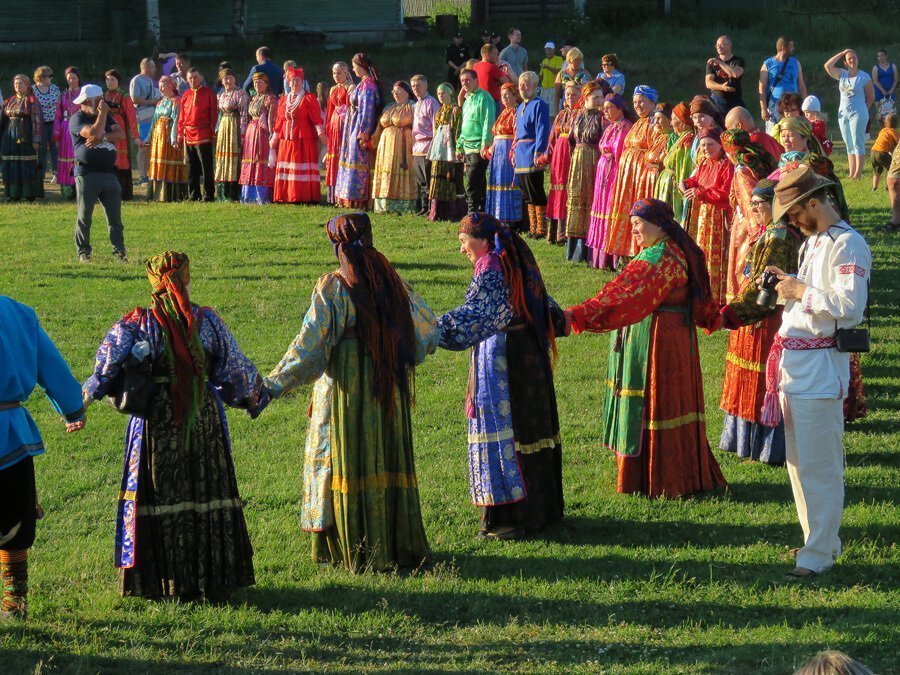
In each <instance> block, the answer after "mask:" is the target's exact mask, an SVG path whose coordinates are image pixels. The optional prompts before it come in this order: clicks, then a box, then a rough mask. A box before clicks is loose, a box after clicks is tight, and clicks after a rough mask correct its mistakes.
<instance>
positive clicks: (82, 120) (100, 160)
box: [69, 110, 116, 176]
mask: <svg viewBox="0 0 900 675" xmlns="http://www.w3.org/2000/svg"><path fill="white" fill-rule="evenodd" d="M96 121H97V116H96V115H88V114H87V113H86V112H84V111H83V110H78V111H77V112H76V113H75V114H74V115H72V116H71V117H70V118H69V133H70V134H71V135H72V147H73V148H75V175H76V176H84V175H85V174H89V173H112V172H113V171H115V170H116V146H115V145H113V144H112V143H111V142H110V141H108V140H106V139H103V142H102V143H100V145H95V146H94V147H93V148H89V147H88V146H87V143H86V141H87V139H86V138H85V137H84V136H82V135H81V130H82V129H83V128H84V127H86V126H91V125H92V124H93V123H94V122H96ZM114 125H115V122H113V119H112V115H107V116H106V132H107V133H109V132H110V131H112V128H113V126H114Z"/></svg>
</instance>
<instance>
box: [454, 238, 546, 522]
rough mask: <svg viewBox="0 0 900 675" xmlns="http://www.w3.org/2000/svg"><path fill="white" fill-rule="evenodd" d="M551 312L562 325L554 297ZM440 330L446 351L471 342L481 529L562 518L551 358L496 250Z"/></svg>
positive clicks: (474, 477) (470, 407) (472, 454)
mask: <svg viewBox="0 0 900 675" xmlns="http://www.w3.org/2000/svg"><path fill="white" fill-rule="evenodd" d="M551 311H552V313H553V314H554V319H555V323H558V321H559V320H561V312H560V311H559V308H558V307H556V305H555V303H552V302H551ZM560 328H561V327H560ZM438 334H439V335H440V342H439V345H440V346H441V347H443V348H444V349H449V350H453V351H460V350H463V349H467V348H469V347H472V361H471V369H470V373H469V387H468V392H467V395H466V415H467V417H468V418H469V486H470V490H471V497H472V503H473V504H475V505H476V506H480V507H482V530H483V531H487V532H490V531H496V530H498V529H500V528H512V529H522V530H539V529H541V528H543V527H546V526H550V525H555V524H557V523H559V522H560V520H562V516H563V494H562V446H561V445H560V438H559V416H558V413H557V409H556V393H555V390H554V387H553V372H552V370H551V367H550V357H549V354H548V353H547V351H546V350H545V349H543V348H541V346H540V345H539V343H538V340H537V336H536V335H535V333H534V331H533V329H531V328H530V327H529V326H528V325H527V324H526V323H525V322H524V321H523V320H522V319H521V318H520V317H518V316H517V315H516V314H515V312H514V311H513V308H512V305H511V304H510V299H509V286H508V285H507V283H506V280H505V278H504V276H503V272H502V270H501V267H500V261H499V259H498V257H497V256H496V255H495V254H493V253H488V254H487V255H484V256H483V257H481V258H480V259H479V260H478V262H477V263H476V265H475V274H474V277H473V278H472V283H471V284H470V285H469V290H468V291H467V292H466V301H465V303H464V304H462V305H461V306H459V307H457V308H456V309H453V310H451V311H449V312H447V313H446V314H444V316H442V317H441V318H440V319H438Z"/></svg>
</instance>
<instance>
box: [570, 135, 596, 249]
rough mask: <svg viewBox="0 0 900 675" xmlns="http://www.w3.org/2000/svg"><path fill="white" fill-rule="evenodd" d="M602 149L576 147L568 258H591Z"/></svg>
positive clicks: (571, 170) (571, 185)
mask: <svg viewBox="0 0 900 675" xmlns="http://www.w3.org/2000/svg"><path fill="white" fill-rule="evenodd" d="M599 154H600V153H599V152H598V151H597V147H596V146H585V145H579V146H576V147H575V149H574V150H573V151H572V165H571V167H570V168H569V182H568V183H567V184H566V195H567V199H566V238H567V239H568V240H569V241H568V242H566V259H567V260H571V261H574V262H581V261H583V260H587V259H588V258H589V257H590V253H589V251H588V248H587V245H586V242H585V239H586V238H587V234H588V227H589V225H590V222H591V204H592V203H593V201H594V178H595V177H596V175H597V159H598V157H599Z"/></svg>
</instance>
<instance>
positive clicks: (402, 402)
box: [266, 213, 437, 572]
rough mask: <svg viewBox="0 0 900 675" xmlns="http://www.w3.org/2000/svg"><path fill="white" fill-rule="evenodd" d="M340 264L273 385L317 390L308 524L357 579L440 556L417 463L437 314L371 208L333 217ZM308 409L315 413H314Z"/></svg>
mask: <svg viewBox="0 0 900 675" xmlns="http://www.w3.org/2000/svg"><path fill="white" fill-rule="evenodd" d="M326 231H327V233H328V238H329V239H330V240H331V243H332V245H333V246H334V251H335V254H336V255H337V258H338V261H340V269H339V270H338V271H336V272H329V273H328V274H325V275H323V276H322V277H320V278H319V281H318V282H317V283H316V287H315V289H314V290H313V293H312V299H311V302H310V307H309V311H307V313H306V317H305V318H304V319H303V326H302V328H301V329H300V333H299V334H298V335H297V337H296V338H294V341H293V342H292V343H291V346H290V347H289V348H288V350H287V352H286V353H285V355H284V357H283V358H282V359H281V362H280V363H279V364H278V365H277V366H276V367H275V369H274V370H273V371H272V372H271V373H270V374H269V376H268V377H267V378H266V386H267V388H268V390H269V392H270V393H271V395H272V397H273V398H280V397H281V396H284V395H285V394H287V393H288V392H290V391H292V390H294V389H296V388H297V387H300V386H301V385H304V384H311V383H315V384H314V386H313V395H312V404H311V405H310V413H309V416H310V420H309V430H308V432H307V436H306V458H305V466H304V473H303V505H302V509H301V513H300V527H301V529H303V530H304V531H306V532H312V533H314V536H313V544H312V553H313V560H315V561H316V562H328V563H332V564H335V565H342V566H343V567H346V568H347V569H349V570H350V571H351V572H360V571H364V570H376V571H385V570H391V569H394V568H396V567H398V566H399V567H417V566H419V565H420V564H421V563H422V562H423V561H425V560H426V559H427V558H428V556H429V551H428V541H427V539H426V537H425V528H424V526H423V525H422V512H421V508H420V506H419V490H418V483H417V479H416V470H415V464H414V462H413V438H412V418H411V415H410V407H411V402H412V397H413V391H412V386H413V372H414V370H415V367H416V366H417V365H418V364H420V363H422V361H424V360H425V355H426V354H431V353H432V352H434V350H435V348H436V345H437V335H436V333H435V319H434V313H433V312H432V311H431V309H429V308H428V305H426V304H425V301H424V300H422V298H421V296H419V294H418V293H416V292H415V291H414V290H413V289H412V288H411V287H410V286H409V284H407V283H406V282H405V281H404V280H403V279H401V278H400V276H399V275H398V274H397V273H396V272H395V271H394V268H393V267H391V264H390V263H389V262H388V261H387V259H386V258H385V257H384V256H383V255H382V254H381V253H380V252H378V250H376V249H375V247H374V246H373V245H372V224H371V222H370V221H369V217H368V216H367V215H366V214H365V213H351V214H347V215H342V216H337V217H335V218H332V219H331V220H330V221H329V222H328V224H327V225H326ZM304 412H305V406H304Z"/></svg>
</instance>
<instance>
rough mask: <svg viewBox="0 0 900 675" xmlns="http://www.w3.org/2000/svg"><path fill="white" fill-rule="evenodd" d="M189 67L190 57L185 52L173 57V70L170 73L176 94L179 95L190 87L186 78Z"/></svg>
mask: <svg viewBox="0 0 900 675" xmlns="http://www.w3.org/2000/svg"><path fill="white" fill-rule="evenodd" d="M190 67H191V57H190V56H188V55H187V54H179V55H178V56H176V57H175V72H174V73H172V80H173V81H174V82H175V86H176V87H177V88H178V95H179V96H181V95H182V94H183V93H184V92H186V91H187V90H188V89H190V88H191V85H190V83H189V82H188V79H187V74H188V70H190Z"/></svg>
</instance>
